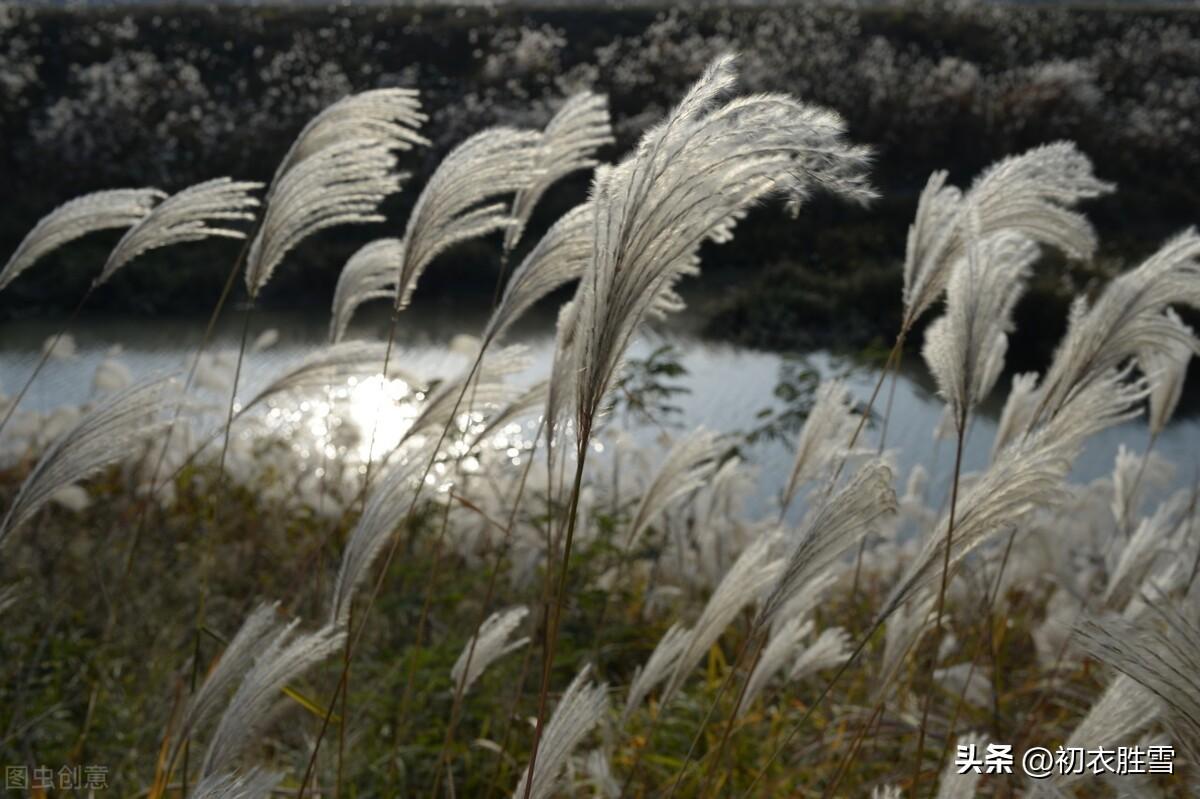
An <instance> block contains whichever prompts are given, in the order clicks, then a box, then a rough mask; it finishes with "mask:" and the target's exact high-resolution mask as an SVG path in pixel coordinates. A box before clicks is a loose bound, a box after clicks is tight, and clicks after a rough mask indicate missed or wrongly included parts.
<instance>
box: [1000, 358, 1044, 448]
mask: <svg viewBox="0 0 1200 799" xmlns="http://www.w3.org/2000/svg"><path fill="white" fill-rule="evenodd" d="M1037 384H1038V374H1037V372H1022V373H1021V374H1018V375H1013V380H1012V386H1011V387H1010V388H1009V390H1008V397H1007V398H1006V399H1005V400H1004V409H1003V410H1001V412H1000V421H999V422H998V423H997V424H996V437H995V438H994V439H993V440H992V459H993V460H995V458H996V455H997V454H998V453H999V452H1000V451H1001V450H1002V449H1004V448H1005V447H1007V446H1008V445H1009V444H1011V443H1012V442H1013V441H1015V440H1016V439H1017V438H1018V437H1019V436H1021V435H1023V434H1024V432H1025V431H1026V430H1028V429H1029V428H1030V426H1031V425H1032V424H1033V416H1034V414H1035V413H1037V404H1038V392H1037Z"/></svg>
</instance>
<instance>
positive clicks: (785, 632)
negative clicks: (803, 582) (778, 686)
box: [739, 617, 813, 713]
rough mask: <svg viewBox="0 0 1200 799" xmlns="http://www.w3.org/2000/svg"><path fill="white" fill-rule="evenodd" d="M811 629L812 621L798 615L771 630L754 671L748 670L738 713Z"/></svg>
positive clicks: (745, 708)
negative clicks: (748, 674)
mask: <svg viewBox="0 0 1200 799" xmlns="http://www.w3.org/2000/svg"><path fill="white" fill-rule="evenodd" d="M812 631H813V623H812V622H811V621H808V620H806V619H803V618H799V617H798V618H792V619H788V620H787V621H785V622H784V623H783V624H781V625H780V626H779V627H778V628H777V629H775V630H774V631H772V633H771V638H770V640H768V641H767V645H766V646H764V647H763V650H762V653H761V654H760V655H759V656H758V663H757V664H755V666H754V671H752V672H750V677H749V678H748V679H747V680H746V687H745V688H744V689H743V690H742V702H741V705H739V708H740V710H739V713H745V712H746V710H747V709H748V708H749V707H750V705H751V704H752V703H753V702H754V700H755V699H756V698H757V697H758V695H759V693H761V692H762V689H763V688H764V687H765V686H766V684H767V681H768V680H770V679H771V678H772V677H774V676H775V675H776V674H777V673H778V672H779V670H780V669H782V668H783V666H784V664H785V663H787V662H788V661H789V660H791V659H792V656H793V655H794V654H795V652H796V650H797V649H799V648H800V645H801V643H802V642H803V641H804V639H805V638H807V637H808V635H809V634H810V633H811V632H812Z"/></svg>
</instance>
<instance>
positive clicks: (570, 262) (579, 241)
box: [481, 202, 594, 341]
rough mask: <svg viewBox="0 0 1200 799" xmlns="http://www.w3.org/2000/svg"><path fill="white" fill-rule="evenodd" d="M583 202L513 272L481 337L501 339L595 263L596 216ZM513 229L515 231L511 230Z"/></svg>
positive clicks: (547, 234)
mask: <svg viewBox="0 0 1200 799" xmlns="http://www.w3.org/2000/svg"><path fill="white" fill-rule="evenodd" d="M593 213H594V210H593V209H592V206H591V204H590V203H586V202H585V203H582V204H580V205H578V206H576V207H575V208H573V209H571V210H570V211H568V212H567V213H565V214H563V216H561V217H560V218H559V220H558V221H557V222H555V223H554V224H553V225H552V226H551V227H550V229H549V230H547V231H546V233H545V235H544V236H542V238H541V240H540V241H539V242H538V243H537V246H535V247H534V248H533V249H532V250H530V252H529V254H528V255H526V256H525V258H524V260H522V261H521V264H520V266H518V267H517V268H516V269H515V270H513V273H512V276H511V277H510V278H509V279H508V282H507V284H506V285H505V287H504V294H503V295H502V296H501V298H500V302H499V303H498V304H497V305H496V309H495V310H494V311H492V316H491V318H490V319H488V323H487V327H486V328H484V331H483V334H482V336H481V338H482V339H483V340H484V341H493V340H495V339H498V338H500V337H501V336H503V335H504V333H505V332H506V331H507V330H508V328H509V327H510V326H511V325H512V323H513V322H515V321H516V320H517V319H518V318H520V316H521V315H522V314H524V313H525V312H526V311H528V310H529V308H530V307H532V306H533V304H534V303H536V302H537V301H538V300H540V299H542V298H543V297H545V296H546V295H547V294H549V293H550V292H552V291H554V290H555V289H557V288H559V287H560V286H563V285H566V284H567V283H569V282H571V281H572V280H576V279H578V278H579V277H580V276H581V275H582V274H583V272H584V270H585V269H586V268H587V265H588V264H589V263H590V262H591V257H592V214H593ZM509 229H510V230H512V228H509Z"/></svg>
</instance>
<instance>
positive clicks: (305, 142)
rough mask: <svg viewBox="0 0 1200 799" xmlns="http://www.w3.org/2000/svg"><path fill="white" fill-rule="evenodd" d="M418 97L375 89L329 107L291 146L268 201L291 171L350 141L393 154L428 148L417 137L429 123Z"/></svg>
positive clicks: (407, 92)
mask: <svg viewBox="0 0 1200 799" xmlns="http://www.w3.org/2000/svg"><path fill="white" fill-rule="evenodd" d="M417 96H418V93H417V91H416V90H415V89H396V88H393V89H372V90H370V91H365V92H359V93H358V94H351V95H348V96H346V97H343V98H342V99H340V100H338V101H337V102H335V103H333V104H332V105H330V106H328V107H326V108H325V110H323V111H321V113H319V114H317V115H316V116H315V117H313V118H312V119H311V120H309V122H308V124H307V125H305V126H304V129H303V130H301V131H300V135H298V136H297V137H296V140H295V141H293V142H292V146H291V148H290V149H289V150H288V151H287V155H285V156H284V157H283V161H281V162H280V163H279V167H278V168H277V169H276V170H275V177H274V178H273V179H272V180H271V189H270V190H269V191H268V192H267V197H268V199H270V198H271V197H273V196H274V194H275V189H276V187H277V186H279V185H280V184H281V182H282V179H283V176H284V175H285V174H286V173H287V172H288V170H290V169H292V168H293V167H295V166H296V165H297V164H299V163H300V162H301V161H303V160H304V159H306V158H308V157H309V156H311V155H313V154H314V153H316V152H319V151H321V150H323V149H325V148H326V147H329V146H331V145H334V144H338V143H341V142H344V141H346V140H348V139H371V140H374V141H379V142H383V143H385V144H387V145H388V148H389V149H392V150H409V149H412V147H413V146H414V145H428V144H429V141H428V140H427V139H426V138H425V137H423V136H421V135H420V134H418V133H417V129H418V128H420V127H421V125H423V124H424V123H425V122H427V121H428V119H429V117H428V116H426V115H425V114H423V113H422V112H421V103H420V101H419V100H418V99H417Z"/></svg>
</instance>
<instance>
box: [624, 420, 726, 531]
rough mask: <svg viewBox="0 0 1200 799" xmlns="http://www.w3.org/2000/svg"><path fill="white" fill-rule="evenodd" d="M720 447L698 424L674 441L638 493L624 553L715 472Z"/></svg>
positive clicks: (713, 435) (720, 440)
mask: <svg viewBox="0 0 1200 799" xmlns="http://www.w3.org/2000/svg"><path fill="white" fill-rule="evenodd" d="M724 448H725V443H724V442H723V441H722V439H721V437H720V436H718V435H716V434H715V433H712V432H710V431H708V430H705V429H704V428H702V427H701V428H697V429H696V430H694V431H692V432H691V433H689V434H688V435H686V436H683V437H681V438H680V439H679V440H678V441H676V442H675V444H674V445H673V446H672V447H671V449H670V450H668V451H667V454H666V456H665V457H664V458H663V462H662V463H661V464H660V465H659V467H658V472H657V473H656V474H655V475H654V479H653V480H652V481H651V482H650V485H649V486H647V487H646V490H645V491H644V492H643V493H642V498H641V500H640V501H639V502H638V506H637V510H635V511H634V514H633V520H632V521H631V522H630V524H629V537H628V538H627V539H626V541H625V544H624V548H625V552H627V553H628V552H629V551H630V550H632V549H633V547H634V546H635V545H636V544H637V541H638V538H639V537H640V536H641V534H642V533H643V532H645V530H646V528H647V527H649V526H650V524H651V523H652V522H653V521H654V520H655V519H656V518H657V517H658V516H659V515H660V514H662V513H664V512H665V511H666V510H667V508H669V507H670V506H671V504H672V503H673V502H675V501H677V500H678V499H680V498H681V497H683V496H685V495H686V494H689V493H691V492H692V491H695V490H697V489H698V488H700V487H701V486H702V485H704V483H705V482H707V481H708V480H709V478H711V477H712V476H713V474H715V473H716V471H717V466H718V465H719V460H720V456H721V453H722V451H723V450H724Z"/></svg>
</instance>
